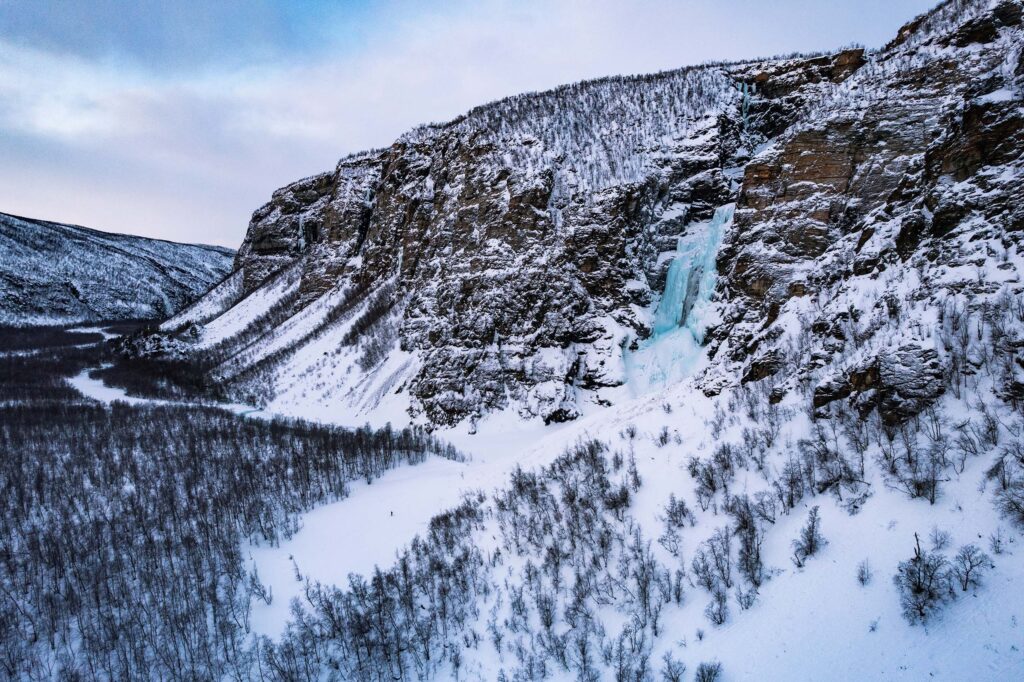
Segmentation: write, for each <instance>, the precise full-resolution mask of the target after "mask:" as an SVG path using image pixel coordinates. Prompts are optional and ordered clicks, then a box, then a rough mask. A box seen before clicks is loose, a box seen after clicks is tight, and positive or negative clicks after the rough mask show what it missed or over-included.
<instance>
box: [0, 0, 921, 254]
mask: <svg viewBox="0 0 1024 682" xmlns="http://www.w3.org/2000/svg"><path fill="white" fill-rule="evenodd" d="M932 4H933V3H932V1H931V0H777V1H774V2H773V1H771V0H759V1H755V0H677V1H669V0H639V1H634V2H621V1H617V0H551V1H542V0H518V1H514V0H477V1H475V2H469V1H467V0H449V1H447V2H428V1H427V0H420V1H418V2H414V1H412V0H382V1H380V2H373V1H371V0H358V1H350V2H323V1H319V2H298V1H291V2H286V1H281V2H276V1H271V0H252V1H249V2H237V1H234V0H214V1H210V0H205V1H203V0H168V1H167V2H159V1H157V0H136V1H135V2H127V1H126V2H114V1H113V0H91V1H89V0H81V1H76V2H61V1H57V0H53V1H49V2H47V1H44V0H0V158H2V159H3V161H2V162H0V211H4V212H8V213H17V214H21V215H27V216H30V217H38V218H45V219H50V220H59V221H63V222H75V223H79V224H83V225H88V226H90V227H97V228H99V229H108V230H114V231H123V232H131V233H135V234H145V235H150V236H156V237H161V238H167V239H177V240H182V241H203V242H212V243H218V244H225V245H229V246H237V244H238V243H239V241H240V240H241V238H242V236H243V235H244V232H245V227H246V225H247V223H248V220H249V216H250V214H251V213H252V211H253V210H254V209H256V208H257V207H258V206H259V205H260V204H262V203H263V202H264V201H266V199H267V198H269V196H270V193H271V192H272V191H273V190H274V189H276V188H277V187H279V186H281V185H283V184H285V183H287V182H289V181H291V180H294V179H297V178H299V177H302V176H305V175H310V174H312V173H315V172H319V171H322V170H326V169H329V168H331V167H333V165H334V163H335V162H336V161H337V159H338V158H339V157H341V156H343V155H345V154H347V153H349V152H353V151H358V150H360V149H364V148H367V147H376V146H384V145H387V144H389V143H390V142H391V141H392V140H394V139H395V138H396V137H397V136H398V135H400V134H401V133H402V132H403V131H405V130H406V129H408V128H409V127H411V126H413V125H415V124H417V123H421V122H425V121H437V120H445V119H448V118H451V117H453V116H456V115H458V114H459V113H461V112H463V111H465V110H466V109H468V108H470V107H472V106H474V105H476V104H481V103H483V102H486V101H490V100H493V99H496V98H499V97H502V96H505V95H510V94H514V93H517V92H523V91H528V90H538V89H543V88H548V87H552V86H555V85H558V84H560V83H565V82H570V81H574V80H580V79H583V78H592V77H597V76H604V75H611V74H619V73H644V72H650V71H657V70H661V69H669V68H675V67H679V66H683V65H686V64H694V63H699V62H702V61H706V60H717V59H738V58H745V57H756V56H766V55H772V54H777V53H781V52H791V51H809V50H821V49H831V48H835V47H839V46H841V45H846V44H849V43H851V42H859V43H863V44H866V45H869V46H876V45H881V44H883V43H885V42H886V41H887V40H888V39H889V38H890V37H891V36H892V35H893V34H894V33H895V31H896V29H897V28H898V27H899V26H900V25H901V24H902V23H904V22H905V21H907V20H909V19H910V18H912V17H914V16H915V15H917V14H919V13H921V12H923V11H925V10H927V9H928V8H929V7H930V6H931V5H932Z"/></svg>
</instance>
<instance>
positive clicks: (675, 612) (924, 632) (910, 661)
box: [71, 373, 1024, 680]
mask: <svg viewBox="0 0 1024 682" xmlns="http://www.w3.org/2000/svg"><path fill="white" fill-rule="evenodd" d="M71 383H72V385H73V386H74V387H75V388H76V389H78V390H79V391H81V392H82V393H84V394H85V395H87V396H89V397H91V398H94V399H97V400H101V401H111V400H124V399H126V396H125V395H124V394H123V393H122V392H121V391H119V389H115V388H111V387H108V386H105V385H104V384H103V383H102V382H100V381H98V380H96V379H91V378H89V377H88V375H87V373H83V374H80V375H78V376H77V377H75V378H74V379H73V380H72V382H71ZM127 399H128V400H140V399H133V398H127ZM717 404H718V403H717V402H716V400H715V399H709V398H705V397H704V396H703V394H701V393H700V392H698V391H695V390H693V389H692V387H689V386H687V385H686V383H683V384H681V385H679V386H677V387H675V388H673V389H671V390H669V391H667V392H665V393H663V394H662V393H659V394H655V395H649V396H646V397H642V398H638V399H635V400H632V401H629V402H626V403H624V404H622V405H619V406H616V407H613V408H608V409H605V410H600V411H598V412H596V413H594V414H591V415H589V416H587V417H585V418H583V419H580V420H578V421H576V422H574V423H570V424H566V425H559V426H555V427H543V426H530V425H527V424H523V423H516V422H512V423H507V422H506V423H500V422H497V421H495V422H492V423H488V422H484V423H482V424H481V425H480V427H479V430H478V433H475V434H472V435H471V434H468V433H466V432H465V431H464V430H462V431H458V430H451V431H447V432H444V433H441V434H439V435H440V436H441V437H442V438H443V439H445V440H447V441H449V442H451V443H452V444H454V445H456V446H457V447H458V448H459V449H460V450H461V451H462V452H463V453H465V454H466V455H467V456H468V461H466V462H455V461H451V460H447V459H442V458H438V457H431V458H429V459H428V460H427V461H426V462H424V463H422V464H420V465H417V466H414V467H402V468H398V469H394V470H391V471H387V472H385V473H384V474H383V475H381V476H379V477H377V478H375V479H373V480H372V482H366V481H361V482H357V483H353V484H352V485H351V488H350V494H349V496H348V497H346V498H345V499H343V500H341V501H338V502H334V503H330V504H327V505H324V506H321V507H319V508H316V509H314V510H313V511H311V512H309V513H307V514H305V515H304V516H303V517H302V521H301V524H302V528H301V530H300V531H299V532H298V533H297V534H295V535H294V536H293V537H292V538H291V539H288V540H285V541H283V542H281V544H280V545H279V546H276V547H267V546H260V545H255V544H254V545H250V546H249V548H248V550H247V552H248V557H249V559H250V561H251V563H252V565H253V566H254V567H255V569H256V570H257V572H258V574H259V576H260V578H261V579H262V580H263V582H264V583H265V584H266V585H267V586H268V587H269V588H270V589H271V591H272V594H273V600H272V602H271V603H270V604H269V605H267V604H263V603H257V604H255V605H254V608H253V616H252V627H253V631H254V632H255V633H257V634H262V635H268V636H270V637H272V638H276V637H279V636H280V635H281V634H282V633H283V632H284V630H285V626H286V625H287V622H288V619H289V617H290V614H289V604H290V602H291V601H292V600H293V599H298V600H301V599H302V595H303V593H304V581H305V580H307V579H308V580H311V581H313V582H321V583H324V584H336V585H339V586H344V585H345V584H346V581H347V578H348V575H349V574H350V573H357V574H363V575H368V574H370V573H371V572H372V571H373V569H374V567H375V566H381V567H387V566H389V565H390V564H391V563H393V562H394V560H395V558H396V555H397V554H398V553H399V551H400V550H401V549H402V548H403V547H405V546H406V545H407V544H408V542H410V541H411V540H412V538H413V537H414V536H415V535H417V534H421V535H422V534H424V533H425V532H426V529H427V527H428V524H429V522H430V519H431V518H432V517H433V516H434V515H436V514H438V513H440V512H442V511H444V510H446V509H449V508H452V507H454V506H456V505H457V504H458V503H459V501H460V499H461V498H462V496H463V495H464V494H466V493H469V492H472V491H475V490H483V491H484V492H486V493H493V492H496V491H498V490H499V489H501V488H502V487H503V486H505V485H507V483H508V479H509V475H510V474H511V472H512V471H513V470H514V469H515V468H516V467H522V468H523V469H524V470H531V469H538V468H540V467H543V466H545V465H549V464H550V463H551V462H552V461H553V460H555V458H556V457H558V455H559V454H560V453H562V452H563V451H564V450H565V449H566V448H567V447H570V446H571V445H572V444H573V443H576V442H581V441H585V440H589V439H597V440H600V441H604V442H607V443H609V444H610V445H611V447H612V448H615V447H625V446H626V442H625V441H627V440H628V441H629V447H630V448H631V451H632V452H633V454H634V456H635V460H636V465H637V469H638V471H639V474H640V477H641V479H642V481H643V483H642V486H641V487H640V488H639V490H638V492H637V493H636V494H635V496H634V497H633V499H632V501H631V504H630V509H629V514H630V515H631V517H633V518H634V519H635V521H636V523H637V524H638V526H639V527H640V528H641V529H643V531H644V533H645V535H646V536H647V537H652V538H653V537H657V535H658V533H659V532H660V527H661V525H662V516H663V513H664V508H665V504H666V501H667V500H668V498H669V495H671V494H674V495H676V496H678V497H679V498H681V499H685V500H687V502H689V504H690V505H691V508H693V509H697V505H696V503H695V502H694V501H693V495H692V488H693V483H692V481H691V479H690V477H689V476H688V474H687V472H686V463H687V459H688V457H689V456H690V455H693V454H697V455H701V454H704V455H706V454H708V453H709V452H710V450H711V449H712V448H713V445H714V443H715V442H716V441H715V439H713V438H712V435H711V434H710V433H709V427H708V423H709V422H710V421H711V420H712V419H713V417H714V413H715V407H716V405H717ZM232 409H234V410H235V411H237V412H239V413H241V412H244V411H245V410H244V409H243V407H242V406H232ZM253 416H257V417H259V416H266V414H265V413H261V412H254V413H253ZM793 424H794V426H791V427H790V429H789V430H788V431H787V432H785V433H784V434H783V436H782V441H783V445H782V447H783V448H784V449H785V448H789V449H792V448H794V447H795V443H796V441H797V440H798V439H800V438H803V437H806V436H807V435H808V434H809V430H810V423H809V421H808V420H807V419H806V418H798V419H795V420H793ZM745 425H746V424H745V423H744V422H743V421H742V420H737V419H734V420H732V423H731V424H730V425H728V426H727V427H726V429H725V433H724V434H722V435H721V436H720V438H719V439H718V440H727V439H729V438H730V436H735V435H736V434H738V433H739V432H740V431H741V429H742V428H743V427H744V426H745ZM348 426H354V425H348ZM632 428H635V429H636V436H635V437H633V438H629V437H628V436H626V435H625V434H626V432H627V430H629V429H632ZM665 430H667V438H666V437H664V436H662V435H661V434H662V432H663V431H665ZM661 441H664V443H662V442H661ZM986 467H987V463H986V461H985V460H983V459H980V458H979V459H974V460H970V461H968V462H967V464H966V467H965V468H964V471H963V472H962V473H960V474H959V475H957V474H953V475H952V476H951V477H950V480H948V481H947V482H946V483H945V484H944V486H943V489H942V493H941V496H940V497H939V499H938V500H937V501H936V503H935V504H934V505H931V504H929V503H928V502H927V501H926V500H924V499H909V498H908V497H907V495H906V494H905V493H903V492H900V491H897V490H895V489H893V488H892V487H891V486H890V485H889V484H887V483H886V481H885V480H884V479H883V478H882V477H881V476H880V475H879V474H877V472H876V473H875V474H874V475H872V476H870V478H869V481H868V482H869V483H870V489H871V494H870V496H869V497H868V498H867V500H866V502H865V503H864V504H863V507H862V509H860V510H859V511H858V512H857V513H855V514H850V513H848V512H847V511H846V510H845V509H844V508H843V506H842V504H841V503H840V502H839V501H838V500H836V499H834V498H833V497H828V496H817V497H814V498H810V499H807V500H805V501H804V502H802V503H801V504H799V505H797V507H796V508H794V510H793V511H792V513H789V514H785V515H782V516H780V517H779V518H778V521H777V522H776V523H775V524H774V525H773V526H772V527H771V529H770V532H768V533H767V535H766V539H765V542H764V548H763V558H764V563H765V566H766V567H767V572H768V575H769V576H770V577H769V578H768V579H767V580H766V582H765V583H764V585H763V587H762V588H761V590H760V592H759V595H758V598H757V601H756V603H755V604H754V605H753V606H752V607H751V608H750V609H749V610H739V609H735V608H734V610H733V614H732V616H731V617H730V618H729V619H728V620H727V621H726V623H725V624H723V625H722V626H718V627H716V626H714V625H712V624H710V623H709V622H708V620H707V618H705V616H704V615H703V613H702V611H703V610H704V607H705V602H704V599H703V598H702V597H701V595H699V594H698V592H696V591H693V590H691V591H690V593H689V595H688V596H687V599H686V600H684V602H683V604H682V605H681V606H679V607H672V608H668V609H666V611H665V614H664V616H663V619H664V620H663V631H664V633H665V636H663V637H661V638H660V639H659V640H658V642H657V643H656V645H655V647H654V656H652V658H653V659H654V660H657V659H659V658H660V657H661V655H662V654H663V653H664V652H667V651H669V650H671V651H673V652H674V655H675V656H676V658H678V659H679V660H681V661H684V662H685V663H686V664H687V666H688V667H689V669H690V670H694V669H695V668H696V666H697V665H698V663H699V662H701V661H709V660H718V661H720V662H721V663H722V664H723V667H724V670H725V674H726V677H725V678H724V679H727V680H754V679H759V680H760V679H771V680H774V679H795V678H798V679H836V680H840V679H842V680H861V679H906V680H918V679H945V680H965V679H972V680H1010V679H1020V677H1021V676H1022V675H1024V626H1022V620H1024V561H1021V560H1020V557H1019V553H1020V552H1021V551H1022V545H1021V543H1020V541H1019V536H1018V534H1017V533H1016V532H1015V531H1014V530H1013V527H1012V525H1011V524H1008V523H1007V522H1006V521H1005V519H1002V518H1000V516H999V515H998V514H997V512H996V510H995V509H994V507H993V504H992V499H991V492H990V490H988V488H989V487H991V484H989V485H988V486H987V485H986V479H985V469H986ZM763 487H765V480H764V478H763V477H762V476H760V475H759V474H757V473H756V472H750V471H742V472H741V474H740V476H739V478H738V480H737V482H736V483H735V484H734V488H733V489H734V490H735V491H739V490H749V491H750V492H753V491H755V490H757V489H761V488H763ZM811 505H820V507H821V518H822V527H823V532H824V535H825V538H826V539H827V541H828V544H827V546H826V547H825V548H824V549H823V550H822V551H821V552H820V554H819V555H817V556H815V557H813V558H810V559H808V560H807V562H806V564H805V566H804V567H802V568H796V567H795V566H794V563H793V561H792V560H791V559H792V543H791V541H792V540H793V538H796V537H797V535H798V533H799V530H800V527H801V525H802V524H803V523H804V520H805V518H806V516H807V512H808V510H809V508H810V506H811ZM714 511H715V510H714V508H712V509H711V511H709V512H708V513H706V514H700V518H701V522H700V526H705V531H704V533H703V534H705V535H706V534H707V531H708V530H709V528H710V525H712V524H713V525H721V524H725V523H726V522H727V519H728V517H726V516H725V515H724V512H720V513H719V514H715V513H713V512H714ZM698 513H699V512H698ZM933 528H939V529H942V530H945V531H948V533H949V534H950V539H949V544H950V547H952V548H955V547H958V546H960V545H962V544H966V543H975V544H977V545H979V546H983V547H985V548H986V549H987V548H988V545H989V538H990V537H992V536H993V535H994V534H996V533H999V534H1000V535H1001V536H1002V537H1003V538H1004V545H1003V549H1002V554H1001V555H999V556H995V557H993V558H994V569H993V570H992V571H991V572H990V573H989V575H988V576H987V577H986V579H985V583H984V585H983V586H981V587H980V588H979V589H977V590H971V591H970V592H968V593H965V594H964V595H963V596H962V597H961V598H959V599H958V600H956V601H955V602H953V603H952V604H950V605H949V606H948V607H947V608H946V609H945V610H944V612H943V613H942V614H940V616H939V617H938V618H937V619H935V620H934V621H932V622H930V623H929V624H928V625H927V626H921V625H910V624H908V623H907V621H906V620H905V619H904V618H903V617H902V615H901V612H900V603H899V594H898V592H897V589H896V587H895V585H894V584H893V581H892V576H893V575H894V574H895V572H896V568H897V565H898V563H899V562H900V561H903V560H905V559H906V558H907V557H908V556H909V555H910V553H911V551H912V549H913V544H914V535H915V533H916V534H918V535H919V536H920V537H921V538H927V537H928V536H929V534H930V533H931V531H932V529H933ZM500 537H501V536H500V531H499V530H498V529H497V527H496V525H495V523H494V522H493V521H491V522H489V523H488V524H487V526H486V529H485V530H484V531H482V532H478V533H477V542H478V543H479V545H480V546H481V547H482V548H484V549H485V551H488V552H493V551H495V550H498V549H499V547H500V545H501V541H500V539H499V538H500ZM695 544H696V543H693V542H685V541H684V543H683V550H682V554H683V556H690V555H691V554H692V552H693V550H694V549H696V547H695ZM653 547H654V550H655V552H656V553H658V554H659V556H660V558H663V559H664V560H665V561H666V562H671V560H672V558H671V557H670V556H669V554H668V553H667V552H666V551H665V550H664V548H662V547H661V546H658V545H657V544H655V545H654V546H653ZM863 560H867V562H868V563H869V565H870V567H871V571H872V573H873V578H872V580H871V581H870V582H869V583H868V584H867V585H864V586H862V585H860V584H858V582H857V580H856V573H857V567H858V564H859V563H860V562H861V561H863ZM509 570H510V571H511V569H509ZM296 572H298V573H299V574H301V576H302V580H299V579H297V577H296ZM605 610H606V612H605V613H602V614H601V615H602V618H603V620H604V622H605V623H606V624H610V623H614V622H616V621H617V620H621V618H622V615H621V614H620V613H617V612H616V610H615V609H614V608H612V607H605ZM486 611H487V607H486V606H484V607H482V608H481V612H484V613H486ZM480 620H481V622H480V623H478V624H477V625H476V626H474V627H475V628H476V629H479V630H484V629H486V624H485V623H484V622H483V620H484V618H483V616H481V617H480ZM609 627H610V626H609ZM507 657H508V654H507V653H506V654H505V656H504V657H502V656H500V655H498V654H496V653H495V651H494V649H493V648H492V647H491V646H490V645H489V644H486V643H485V644H481V645H480V646H479V647H478V648H475V649H472V650H468V651H467V653H466V656H465V660H464V662H463V666H464V668H463V670H462V674H464V675H466V676H467V677H468V678H470V679H473V678H477V679H494V675H495V673H496V671H498V670H499V669H502V668H503V667H506V666H507V664H508V663H509V662H510V661H508V660H506V659H507ZM797 671H798V672H797ZM550 672H551V673H552V678H553V679H562V678H563V677H564V678H565V679H575V675H571V674H569V673H568V672H558V671H550Z"/></svg>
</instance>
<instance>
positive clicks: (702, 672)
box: [693, 661, 722, 682]
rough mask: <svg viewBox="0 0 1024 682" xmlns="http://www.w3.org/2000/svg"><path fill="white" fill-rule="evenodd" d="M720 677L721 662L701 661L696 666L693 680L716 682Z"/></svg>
mask: <svg viewBox="0 0 1024 682" xmlns="http://www.w3.org/2000/svg"><path fill="white" fill-rule="evenodd" d="M720 679H722V664H721V663H719V662H718V661H713V662H711V663H706V662H705V663H701V664H700V665H698V666H697V673H696V674H695V675H694V676H693V680H694V682H717V681H718V680H720Z"/></svg>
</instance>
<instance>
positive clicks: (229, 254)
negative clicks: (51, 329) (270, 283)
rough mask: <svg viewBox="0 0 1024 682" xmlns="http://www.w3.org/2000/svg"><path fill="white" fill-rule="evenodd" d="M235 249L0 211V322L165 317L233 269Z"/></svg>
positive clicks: (56, 321) (46, 322) (36, 322)
mask: <svg viewBox="0 0 1024 682" xmlns="http://www.w3.org/2000/svg"><path fill="white" fill-rule="evenodd" d="M233 259H234V251H232V250H231V249H227V248H224V247H220V246H206V245H198V244H176V243H174V242H166V241H162V240H158V239H146V238H144V237H134V236H129V235H123V234H110V233H106V232H99V231H97V230H91V229H88V228H85V227H79V226H77V225H63V224H61V223H51V222H47V221H44V220H33V219H31V218H21V217H18V216H13V215H8V214H6V213H0V324H10V325H30V324H67V323H73V322H85V321H90V320H113V319H132V318H163V317H167V316H168V315H173V314H174V313H176V312H178V311H179V310H181V309H182V308H184V307H185V306H186V305H188V304H189V303H190V302H192V301H193V300H194V299H196V298H197V297H198V296H200V295H202V294H203V293H205V292H206V291H207V290H209V289H210V287H212V286H213V285H214V284H216V283H217V282H219V281H220V280H221V279H223V278H224V276H225V275H226V274H227V273H228V272H229V271H230V270H231V266H232V261H233Z"/></svg>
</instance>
